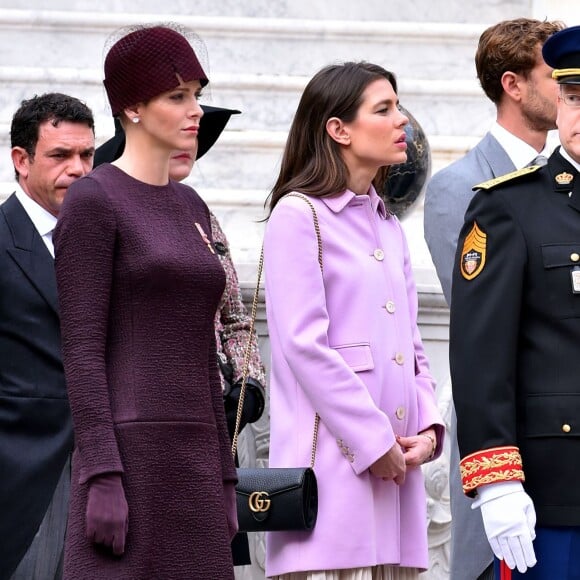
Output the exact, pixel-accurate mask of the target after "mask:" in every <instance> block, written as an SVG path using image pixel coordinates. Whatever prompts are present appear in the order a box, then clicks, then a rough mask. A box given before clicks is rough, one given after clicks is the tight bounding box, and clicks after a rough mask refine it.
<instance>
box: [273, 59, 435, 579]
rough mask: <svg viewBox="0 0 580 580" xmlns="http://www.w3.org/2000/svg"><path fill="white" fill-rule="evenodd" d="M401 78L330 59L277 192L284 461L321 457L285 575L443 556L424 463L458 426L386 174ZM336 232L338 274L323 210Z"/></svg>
mask: <svg viewBox="0 0 580 580" xmlns="http://www.w3.org/2000/svg"><path fill="white" fill-rule="evenodd" d="M396 91H397V85H396V81H395V77H394V76H393V75H392V73H390V72H388V71H386V70H384V69H383V68H381V67H379V66H376V65H372V64H369V63H345V64H342V65H333V66H329V67H327V68H325V69H323V70H321V71H320V72H319V73H317V74H316V75H315V76H314V78H313V79H312V80H311V81H310V83H309V84H308V86H307V87H306V89H305V91H304V94H303V95H302V99H301V101H300V104H299V105H298V110H297V112H296V116H295V118H294V121H293V123H292V126H291V129H290V133H289V137H288V141H287V144H286V149H285V152H284V156H283V159H282V166H281V170H280V175H279V177H278V180H277V182H276V184H275V186H274V188H273V190H272V194H271V199H270V210H271V214H270V217H269V221H268V225H267V229H266V236H265V242H264V253H265V275H266V278H265V280H266V306H267V315H268V327H269V334H270V339H271V348H272V374H271V380H270V385H271V391H270V393H271V446H270V465H271V466H272V467H282V466H284V467H290V466H305V465H309V463H310V452H311V446H312V435H313V425H314V417H315V414H316V413H318V414H319V416H320V429H319V435H318V447H317V451H316V462H315V468H314V469H315V473H316V477H317V480H318V492H319V509H318V519H317V522H316V526H315V528H314V530H313V531H311V532H272V533H269V534H268V537H267V544H266V545H267V560H266V572H267V574H268V576H270V577H273V578H276V579H280V580H282V579H284V580H323V579H325V580H326V579H332V580H338V579H340V580H347V579H348V580H351V579H352V580H354V579H356V580H371V579H372V580H378V579H400V578H404V579H411V578H417V576H418V573H419V572H420V571H421V570H424V569H426V568H427V567H428V553H427V529H426V528H427V519H426V498H425V491H424V484H423V476H422V472H421V469H420V465H421V464H422V463H424V462H425V461H429V460H431V459H434V458H435V457H437V456H438V454H439V453H440V450H441V446H442V438H443V423H442V420H441V418H440V416H439V413H438V411H437V407H436V403H435V394H434V387H433V381H432V378H431V376H430V373H429V367H428V363H427V360H426V357H425V354H424V350H423V345H422V343H421V338H420V336H419V330H418V327H417V294H416V289H415V283H414V281H413V276H412V272H411V262H410V258H409V251H408V247H407V243H406V241H405V236H404V234H403V230H402V228H401V225H400V223H399V221H398V220H397V218H396V217H395V216H394V215H393V214H392V213H390V212H389V211H388V210H387V209H386V208H385V205H384V203H383V201H382V200H381V199H380V198H379V196H378V195H377V193H376V191H375V189H374V187H373V180H374V179H375V178H376V176H377V173H378V172H379V171H381V170H382V168H385V167H387V166H389V165H392V164H397V163H403V162H404V161H405V160H406V144H405V131H404V126H405V125H406V123H407V122H408V119H407V118H406V117H405V116H404V115H403V114H402V113H401V112H400V111H399V108H398V98H397V92H396ZM292 192H299V193H302V194H305V195H306V196H307V199H308V200H309V201H310V202H311V203H312V204H313V205H314V207H315V210H316V213H317V216H318V220H319V223H320V234H321V237H322V248H323V251H322V260H323V271H321V268H320V265H319V262H318V245H317V237H316V233H315V228H314V226H313V216H312V212H311V209H310V207H309V206H308V204H307V203H306V201H305V200H304V199H300V198H299V197H296V196H289V195H288V194H290V193H292Z"/></svg>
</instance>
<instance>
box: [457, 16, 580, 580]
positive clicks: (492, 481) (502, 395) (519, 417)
mask: <svg viewBox="0 0 580 580" xmlns="http://www.w3.org/2000/svg"><path fill="white" fill-rule="evenodd" d="M543 56H544V60H545V61H546V63H547V64H548V65H550V66H551V67H553V68H554V71H553V77H554V79H556V80H557V81H558V83H559V85H560V90H559V96H558V102H557V103H558V104H557V107H558V115H557V125H558V132H559V137H560V142H561V144H562V146H561V147H560V148H558V149H557V150H556V151H555V152H554V153H553V154H552V156H551V157H550V158H549V160H548V164H547V165H544V166H537V165H536V166H532V167H527V168H523V169H520V170H518V171H515V172H513V173H511V174H508V175H505V176H503V177H499V178H495V179H492V180H489V181H487V182H485V183H482V184H480V185H478V186H476V188H475V189H477V190H479V191H478V192H477V193H476V195H475V197H474V198H473V200H472V202H471V204H470V205H469V208H468V210H467V213H466V215H465V224H464V225H463V228H462V230H461V233H460V236H459V242H458V251H457V254H456V258H455V264H454V271H453V300H452V302H451V328H450V330H451V332H450V363H451V378H452V381H453V398H454V402H455V408H456V410H457V434H458V440H459V450H460V452H461V463H460V467H461V477H462V484H463V490H464V492H465V493H466V494H467V495H469V496H472V497H476V501H475V502H474V504H473V507H474V508H475V509H476V513H479V514H481V516H482V518H483V522H484V527H485V533H486V536H487V538H488V540H489V543H490V545H491V547H492V549H493V552H494V554H495V556H496V557H497V559H498V561H501V563H502V566H501V567H502V568H503V570H502V575H501V578H514V579H515V578H520V577H525V578H526V579H528V578H529V579H530V580H555V579H557V580H574V579H577V578H579V577H580V489H579V487H578V485H577V481H578V478H579V477H580V463H579V461H578V457H579V456H580V438H579V433H580V423H579V419H578V418H579V416H580V381H579V377H580V357H579V356H578V345H579V344H580V266H579V264H580V26H574V27H572V28H567V29H565V30H562V31H560V32H558V33H556V34H554V35H553V36H551V37H550V38H549V39H548V40H547V41H546V43H545V44H544V47H543ZM536 559H537V563H536ZM498 567H499V566H498ZM508 568H510V569H512V570H514V571H513V572H510V571H509V570H508ZM515 568H517V571H516V570H515Z"/></svg>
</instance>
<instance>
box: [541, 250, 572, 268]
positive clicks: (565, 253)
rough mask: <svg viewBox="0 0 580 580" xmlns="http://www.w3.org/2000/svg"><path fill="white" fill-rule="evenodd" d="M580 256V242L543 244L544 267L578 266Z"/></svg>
mask: <svg viewBox="0 0 580 580" xmlns="http://www.w3.org/2000/svg"><path fill="white" fill-rule="evenodd" d="M579 258H580V244H547V245H543V246H542V260H543V262H544V268H562V267H564V266H576V265H579V264H578V260H579Z"/></svg>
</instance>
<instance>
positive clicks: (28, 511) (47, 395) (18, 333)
mask: <svg viewBox="0 0 580 580" xmlns="http://www.w3.org/2000/svg"><path fill="white" fill-rule="evenodd" d="M10 137H11V144H12V163H13V165H14V168H15V171H16V181H17V185H16V187H15V192H14V193H13V194H12V195H11V196H10V197H9V198H8V199H7V200H6V202H4V203H3V204H2V205H1V206H0V474H1V475H0V580H8V579H12V580H57V579H58V578H60V577H61V574H62V571H61V557H62V550H63V540H64V533H65V529H66V518H67V512H68V488H69V481H70V474H69V473H70V472H69V468H68V460H69V456H70V454H71V452H72V443H73V429H72V420H71V415H70V409H69V405H68V399H67V393H66V388H65V381H64V371H63V367H62V361H61V350H60V324H59V316H58V300H57V293H56V278H55V272H54V260H53V256H54V250H53V246H52V229H53V228H54V226H55V225H56V218H57V215H58V212H59V209H60V206H61V204H62V201H63V199H64V196H65V193H66V190H67V188H68V186H69V185H70V184H71V183H72V182H73V181H75V180H76V179H78V178H79V177H81V176H83V175H85V174H86V173H88V172H89V171H90V170H91V168H92V165H93V156H94V152H95V138H94V121H93V116H92V113H91V111H90V109H89V108H88V107H87V106H86V105H85V104H84V103H82V102H81V101H79V100H78V99H75V98H73V97H69V96H67V95H62V94H60V93H49V94H45V95H42V96H39V97H33V98H32V99H29V100H27V101H23V102H22V104H21V106H20V108H19V109H18V111H16V113H15V114H14V117H13V119H12V126H11V130H10Z"/></svg>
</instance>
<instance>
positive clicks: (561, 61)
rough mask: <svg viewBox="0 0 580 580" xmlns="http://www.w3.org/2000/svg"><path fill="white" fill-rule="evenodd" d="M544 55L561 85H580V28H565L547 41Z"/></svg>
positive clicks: (543, 50)
mask: <svg viewBox="0 0 580 580" xmlns="http://www.w3.org/2000/svg"><path fill="white" fill-rule="evenodd" d="M542 55H543V57H544V60H545V61H546V64H547V65H548V66H551V67H552V68H553V69H554V72H553V73H552V76H553V77H554V78H555V79H556V80H557V81H558V83H559V84H564V85H580V26H571V27H570V28H564V30H560V31H559V32H556V34H553V35H552V36H550V38H548V40H546V42H545V44H544V46H543V48H542Z"/></svg>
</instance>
